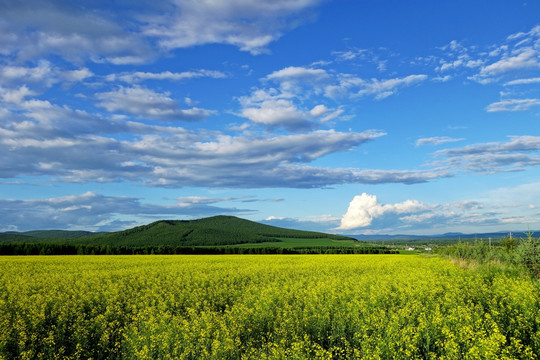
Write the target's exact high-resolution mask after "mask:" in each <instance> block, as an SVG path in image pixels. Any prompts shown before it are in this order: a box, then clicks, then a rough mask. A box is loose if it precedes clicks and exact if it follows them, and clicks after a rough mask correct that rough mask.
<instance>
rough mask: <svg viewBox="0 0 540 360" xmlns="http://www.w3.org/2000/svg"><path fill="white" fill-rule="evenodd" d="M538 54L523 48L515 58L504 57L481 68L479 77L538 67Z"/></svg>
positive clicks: (530, 49)
mask: <svg viewBox="0 0 540 360" xmlns="http://www.w3.org/2000/svg"><path fill="white" fill-rule="evenodd" d="M539 66H540V62H539V61H538V53H537V51H536V50H534V49H532V48H525V49H522V50H521V51H520V53H519V54H517V55H515V56H509V57H505V58H503V59H501V60H499V61H497V62H494V63H492V64H490V65H487V66H484V67H482V69H481V70H480V74H481V75H497V74H501V73H505V72H509V71H514V70H520V69H527V68H532V67H539Z"/></svg>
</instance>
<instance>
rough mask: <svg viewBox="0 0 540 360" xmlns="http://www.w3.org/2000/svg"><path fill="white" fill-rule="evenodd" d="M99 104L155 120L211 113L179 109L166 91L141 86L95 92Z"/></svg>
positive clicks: (193, 117)
mask: <svg viewBox="0 0 540 360" xmlns="http://www.w3.org/2000/svg"><path fill="white" fill-rule="evenodd" d="M96 99H98V100H100V102H99V103H98V105H99V106H101V107H104V108H105V109H107V110H108V111H110V112H116V111H120V112H123V113H127V114H131V115H135V116H137V117H140V118H148V119H156V120H183V121H200V120H203V119H205V118H206V117H208V116H209V115H211V114H213V113H214V112H213V111H211V110H206V109H200V108H195V107H194V108H191V109H180V107H179V105H178V103H177V102H176V101H174V100H173V99H171V98H170V97H169V94H168V93H157V92H155V91H153V90H150V89H146V88H142V87H137V86H136V87H120V88H119V89H118V90H114V91H108V92H103V93H98V94H96Z"/></svg>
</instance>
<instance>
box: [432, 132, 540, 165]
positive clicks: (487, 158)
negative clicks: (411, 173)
mask: <svg viewBox="0 0 540 360" xmlns="http://www.w3.org/2000/svg"><path fill="white" fill-rule="evenodd" d="M539 150H540V137H538V136H510V141H507V142H490V143H479V144H473V145H468V146H465V147H461V148H454V149H444V150H438V151H436V152H435V155H436V156H438V157H445V158H446V159H445V162H446V163H449V164H451V165H452V166H453V167H454V168H456V169H458V168H462V169H466V170H469V171H473V172H483V173H497V172H506V171H519V170H523V169H525V168H527V167H533V166H538V165H540V155H537V154H535V153H536V152H538V151H539Z"/></svg>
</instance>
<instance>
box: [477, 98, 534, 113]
mask: <svg viewBox="0 0 540 360" xmlns="http://www.w3.org/2000/svg"><path fill="white" fill-rule="evenodd" d="M538 105H540V99H509V100H501V101H497V102H494V103H493V104H489V105H488V106H487V107H486V111H487V112H498V111H526V110H529V109H530V108H532V107H534V106H538Z"/></svg>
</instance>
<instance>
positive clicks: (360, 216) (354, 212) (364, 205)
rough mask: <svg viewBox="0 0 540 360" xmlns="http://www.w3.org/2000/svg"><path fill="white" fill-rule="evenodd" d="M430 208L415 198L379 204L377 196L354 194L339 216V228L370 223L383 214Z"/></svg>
mask: <svg viewBox="0 0 540 360" xmlns="http://www.w3.org/2000/svg"><path fill="white" fill-rule="evenodd" d="M430 208H432V207H431V206H429V205H427V204H423V203H421V202H419V201H417V200H407V201H404V202H402V203H396V204H384V205H382V204H380V203H379V202H378V200H377V196H375V195H369V194H366V193H363V194H362V195H357V196H355V197H354V198H353V199H352V201H351V202H350V204H349V208H348V209H347V212H346V213H345V215H343V217H342V218H341V225H340V226H339V228H338V229H340V230H351V229H356V228H361V227H366V226H369V225H371V223H372V222H373V220H374V219H375V218H379V217H381V216H383V215H384V214H388V213H392V214H411V213H418V212H422V211H425V210H428V209H430Z"/></svg>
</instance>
